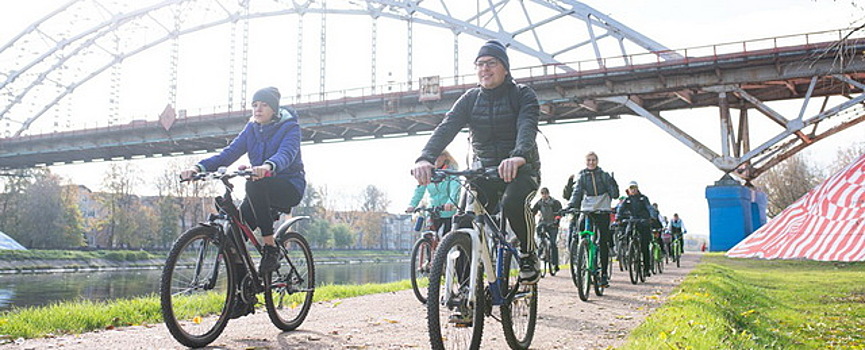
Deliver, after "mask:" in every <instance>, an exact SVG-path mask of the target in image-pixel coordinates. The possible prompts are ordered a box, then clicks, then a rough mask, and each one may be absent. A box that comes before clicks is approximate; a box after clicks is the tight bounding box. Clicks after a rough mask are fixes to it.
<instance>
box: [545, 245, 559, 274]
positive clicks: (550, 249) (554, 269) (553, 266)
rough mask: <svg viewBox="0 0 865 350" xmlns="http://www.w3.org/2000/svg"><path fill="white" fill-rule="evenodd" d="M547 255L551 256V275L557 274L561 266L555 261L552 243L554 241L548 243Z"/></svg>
mask: <svg viewBox="0 0 865 350" xmlns="http://www.w3.org/2000/svg"><path fill="white" fill-rule="evenodd" d="M547 256H548V257H550V259H549V264H547V266H548V267H549V269H550V276H555V275H556V272H557V269H558V268H559V266H558V265H556V264H554V263H553V245H552V243H550V244H547Z"/></svg>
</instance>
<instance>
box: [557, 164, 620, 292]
mask: <svg viewBox="0 0 865 350" xmlns="http://www.w3.org/2000/svg"><path fill="white" fill-rule="evenodd" d="M579 176H580V177H579V178H578V179H577V180H576V181H574V178H573V177H570V178H569V179H568V184H567V185H566V186H565V190H564V195H565V198H569V199H570V201H569V203H568V207H571V208H577V209H584V210H598V209H602V210H610V209H611V208H612V206H611V201H612V199H613V198H617V197H619V185H618V184H617V183H616V179H615V178H613V177H612V176H611V175H610V174H609V173H607V172H605V171H604V170H602V169H601V167H599V166H598V155H597V154H596V153H595V152H589V153H588V154H586V168H585V169H583V170H580V174H579ZM589 199H596V200H595V201H594V202H596V203H594V204H592V205H588V204H587V203H586V202H588V201H589ZM587 205H588V206H587ZM589 215H590V216H591V219H592V222H593V223H595V225H597V227H598V231H600V232H597V233H598V238H600V240H599V242H598V243H599V250H600V255H601V256H600V257H601V271H602V273H601V281H600V284H601V285H602V286H604V287H608V286H609V279H610V278H609V274H608V272H607V271H609V270H608V268H609V256H610V243H611V242H612V241H613V234H612V232H610V215H609V214H589ZM576 221H577V220H571V227H570V229H571V230H572V231H573V230H575V229H576V227H574V224H576Z"/></svg>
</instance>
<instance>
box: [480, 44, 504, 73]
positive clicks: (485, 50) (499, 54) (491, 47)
mask: <svg viewBox="0 0 865 350" xmlns="http://www.w3.org/2000/svg"><path fill="white" fill-rule="evenodd" d="M482 56H493V57H495V58H496V59H498V60H499V61H501V62H502V64H504V65H505V70H508V71H509V70H510V69H511V63H510V61H509V60H508V53H507V52H505V46H504V45H502V43H500V42H498V41H496V40H490V41H487V42H486V43H484V46H481V50H480V51H479V52H478V56H477V57H475V61H477V60H478V58H480V57H482Z"/></svg>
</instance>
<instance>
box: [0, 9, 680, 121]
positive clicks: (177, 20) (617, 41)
mask: <svg viewBox="0 0 865 350" xmlns="http://www.w3.org/2000/svg"><path fill="white" fill-rule="evenodd" d="M310 15H317V17H318V18H317V19H319V20H320V23H319V24H320V26H319V27H318V28H313V31H315V30H317V32H316V33H314V34H318V36H319V38H320V40H319V42H318V44H319V56H318V57H317V58H318V59H320V60H321V61H322V62H324V61H325V60H326V59H327V57H326V55H327V45H326V43H327V42H328V40H331V39H329V38H330V36H328V34H330V35H331V36H332V35H334V33H329V32H328V29H327V28H328V26H327V24H326V23H327V22H326V21H327V18H328V16H334V15H338V16H345V15H353V16H364V17H369V18H370V19H371V21H370V28H369V30H370V31H371V38H370V40H371V41H370V46H371V56H372V58H371V66H370V71H371V72H372V76H371V81H370V86H372V87H375V86H376V85H377V81H376V79H377V75H376V71H377V70H378V69H380V68H379V67H377V64H376V61H377V59H376V55H377V51H378V50H379V46H381V45H380V44H379V42H378V41H377V40H378V38H377V36H378V34H377V33H376V32H377V25H378V19H379V18H385V19H392V20H396V21H401V22H404V23H406V24H407V29H406V31H405V35H406V40H405V42H404V43H401V44H403V45H405V46H406V47H407V52H406V57H405V59H406V62H407V63H406V73H405V78H404V81H406V82H408V84H411V82H412V80H413V76H412V75H413V68H414V67H413V64H412V60H413V49H414V47H415V46H417V45H418V44H417V43H415V42H414V41H413V35H414V34H415V29H414V28H413V27H414V25H415V24H418V25H422V26H427V27H434V28H438V29H442V30H445V31H446V32H450V34H451V35H450V36H451V37H450V38H447V36H446V35H441V34H440V35H439V36H440V37H444V38H446V39H447V40H451V41H453V60H454V62H453V67H454V68H453V72H454V77H455V79H457V77H459V75H460V74H459V70H458V67H459V62H458V58H459V42H460V41H459V37H460V35H463V36H465V35H468V36H472V37H476V38H480V39H497V40H499V41H501V42H502V43H504V44H506V45H508V46H509V47H510V48H511V49H512V51H514V50H515V51H517V52H520V53H523V54H525V55H526V56H528V57H532V58H534V59H535V60H537V61H539V62H535V63H541V64H554V65H553V66H551V67H555V68H554V69H557V70H562V71H566V72H568V71H573V70H574V68H573V67H571V66H570V65H569V64H567V62H569V61H575V60H576V59H577V58H583V59H585V57H586V54H588V55H592V56H594V57H595V59H596V60H597V62H598V64H605V61H603V59H604V58H608V57H613V56H619V57H622V58H623V60H625V62H623V63H625V64H627V63H628V62H626V60H627V58H628V57H630V53H632V52H633V50H636V51H637V52H652V53H657V55H658V57H660V58H661V59H670V58H680V56H679V55H678V54H677V53H675V52H673V51H671V50H669V49H667V48H666V47H664V46H663V45H661V44H659V43H657V42H655V41H653V40H651V39H649V38H647V37H645V36H643V35H641V34H640V33H638V32H636V31H634V30H632V29H630V28H628V27H627V26H625V25H623V24H621V23H619V22H617V21H615V20H613V19H612V18H610V17H609V16H606V15H604V14H603V13H601V12H599V11H597V10H595V9H593V8H591V7H589V6H587V5H585V4H582V3H580V2H577V1H572V0H557V1H548V0H529V1H509V0H497V1H491V0H490V1H477V3H476V4H474V6H472V4H471V3H470V2H469V1H465V0H447V1H445V0H443V1H435V2H433V1H420V0H413V1H409V0H403V1H388V0H366V1H333V0H331V1H330V2H327V1H325V0H306V1H297V0H294V1H287V0H281V1H280V0H277V1H264V0H240V1H228V0H216V1H213V0H169V1H158V2H157V1H141V2H139V1H135V2H125V1H121V2H109V1H105V0H102V1H100V0H73V1H70V2H68V3H67V4H65V5H64V6H62V7H61V8H58V9H56V10H55V11H53V12H51V13H50V14H49V15H47V16H45V17H44V18H42V19H40V20H39V21H37V22H36V23H33V24H32V25H31V26H29V27H28V28H27V29H26V30H24V31H23V32H22V33H20V34H19V35H17V36H16V37H14V38H13V39H12V40H11V41H10V42H8V43H6V44H5V45H3V46H2V47H0V62H2V63H3V66H4V67H8V68H9V70H8V71H6V72H0V76H2V78H3V80H2V84H0V96H2V97H0V120H2V122H3V123H4V126H5V127H6V131H7V133H9V132H13V131H14V135H15V136H18V135H22V134H25V133H26V132H27V130H28V128H30V127H31V125H33V124H34V122H36V121H37V120H38V119H39V118H41V117H43V116H44V115H46V114H47V113H48V112H49V111H50V110H51V109H52V108H54V107H55V106H57V105H58V104H60V103H61V102H62V101H63V100H64V98H66V97H67V96H69V95H71V94H72V93H73V92H74V91H75V90H76V89H79V88H80V87H81V86H82V85H84V84H86V83H88V81H90V80H92V79H94V78H95V77H97V76H99V75H100V74H104V73H106V71H107V72H108V74H110V79H111V82H110V87H109V92H108V94H109V98H108V100H109V103H110V104H111V106H110V107H109V112H108V119H109V122H116V120H115V119H117V118H118V115H117V114H118V109H119V106H118V104H119V101H120V100H121V96H119V90H120V85H121V81H120V79H121V78H120V76H121V75H122V74H123V73H122V72H121V69H122V66H123V63H124V61H125V60H127V59H129V58H131V57H134V56H136V55H139V54H141V53H142V52H145V51H147V50H149V49H151V48H154V47H157V46H160V45H169V46H170V50H169V53H168V55H169V57H168V59H167V60H168V61H169V67H168V70H169V73H168V74H167V75H168V76H169V77H168V79H167V84H166V90H167V91H168V96H167V101H166V102H167V103H168V104H169V105H171V106H176V104H177V102H178V101H177V91H178V80H177V75H178V63H179V59H180V58H179V50H180V45H181V44H182V42H181V41H180V38H181V37H184V36H192V35H193V34H194V33H197V32H201V31H205V30H208V29H213V28H217V27H225V26H229V27H230V31H229V32H228V33H226V35H225V36H224V38H225V39H226V41H228V42H229V44H230V52H229V54H230V58H229V62H227V65H229V66H230V67H229V70H230V71H229V74H230V75H231V76H232V79H231V80H230V81H229V82H228V84H226V87H227V101H225V102H226V103H227V104H228V106H230V107H229V108H232V106H233V105H235V104H236V101H239V102H240V104H241V108H242V107H244V104H243V103H244V101H245V100H246V95H247V85H246V81H247V79H246V78H247V75H248V73H247V70H246V66H247V64H248V60H249V57H248V53H249V49H250V41H251V40H250V37H249V25H250V21H251V20H255V19H262V18H270V17H284V16H294V17H293V19H294V20H295V23H296V24H297V26H298V29H297V31H296V33H295V34H296V36H297V38H296V39H297V42H298V45H297V49H296V50H297V52H296V57H297V67H298V70H297V71H296V76H297V84H296V87H295V91H294V95H296V96H301V95H302V94H301V91H302V90H303V88H304V86H303V82H302V73H303V71H302V69H300V67H302V66H303V65H304V58H303V55H302V54H301V52H302V51H304V48H303V46H302V43H303V42H304V40H305V39H307V40H308V37H309V35H308V34H309V33H308V32H309V31H310V30H305V29H308V28H304V23H306V22H309V21H305V20H304V18H306V17H309V16H310ZM331 20H332V19H331ZM446 32H443V33H446ZM443 33H442V34H443ZM337 35H338V34H337ZM563 35H564V36H565V37H566V40H550V39H549V38H559V37H561V36H563ZM238 41H240V42H238ZM475 49H476V46H472V48H471V50H475ZM629 50H632V51H631V52H630V53H629ZM238 56H239V57H238ZM238 61H239V63H238ZM238 67H239V68H240V70H241V72H240V73H239V74H238V72H236V70H237V69H238ZM237 75H240V77H239V79H237V80H238V84H239V85H240V86H239V88H238V87H236V86H235V79H236V78H235V77H236V76H237ZM326 75H327V72H326V65H324V64H321V66H320V71H319V87H318V89H319V91H318V93H319V95H320V96H323V95H324V93H325V91H327V89H328V88H331V89H333V88H346V87H345V86H338V87H328V86H325V81H326ZM236 93H239V94H240V97H239V99H236V98H235V97H234V96H235V94H236ZM56 124H58V123H56V122H55V127H58V126H60V125H56ZM60 124H62V123H60ZM67 124H68V123H67Z"/></svg>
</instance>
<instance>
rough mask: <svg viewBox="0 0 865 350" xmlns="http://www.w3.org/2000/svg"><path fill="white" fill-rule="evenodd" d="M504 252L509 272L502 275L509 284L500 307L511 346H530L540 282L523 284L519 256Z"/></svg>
mask: <svg viewBox="0 0 865 350" xmlns="http://www.w3.org/2000/svg"><path fill="white" fill-rule="evenodd" d="M502 255H503V257H502V258H503V259H502V260H503V264H504V267H505V268H504V271H505V273H506V274H508V275H507V276H501V277H502V278H503V280H504V281H507V286H505V287H503V288H504V290H505V292H506V293H507V294H506V295H505V302H504V303H503V304H502V306H501V309H500V311H501V314H502V328H503V329H504V332H505V340H506V341H507V342H508V345H509V346H510V347H511V349H528V348H529V345H531V344H532V338H534V336H535V323H536V322H537V320H538V285H537V284H531V285H526V284H520V283H519V274H520V264H519V262H518V261H517V258H516V257H515V256H513V254H512V253H511V252H509V251H505V253H504V254H502Z"/></svg>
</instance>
